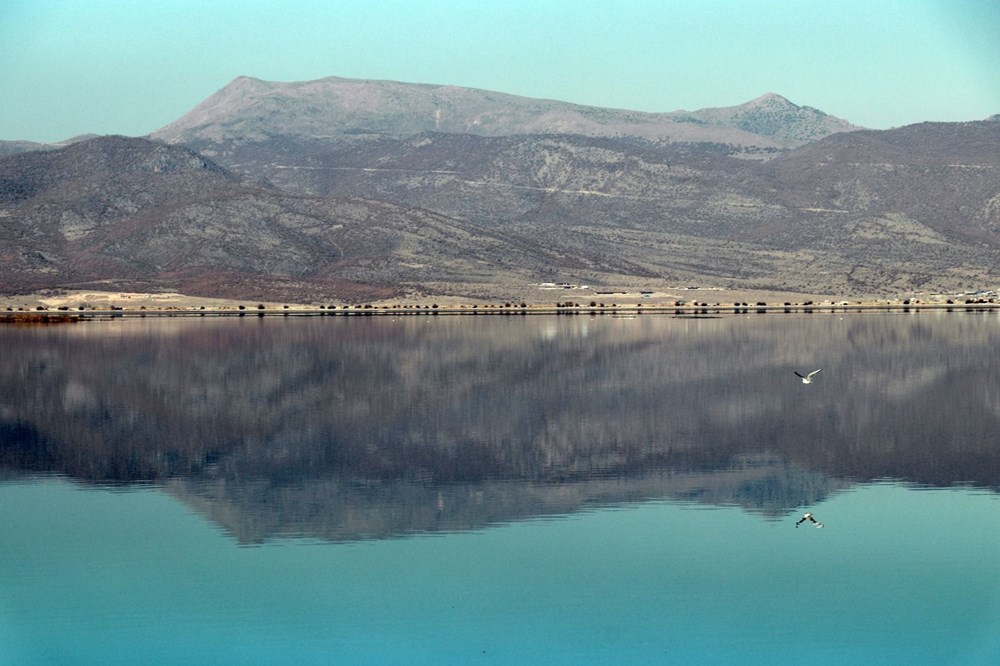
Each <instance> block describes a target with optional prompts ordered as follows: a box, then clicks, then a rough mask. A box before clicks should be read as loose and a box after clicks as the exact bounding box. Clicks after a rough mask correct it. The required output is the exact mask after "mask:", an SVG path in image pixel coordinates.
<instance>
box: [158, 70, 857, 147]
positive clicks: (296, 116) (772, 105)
mask: <svg viewBox="0 0 1000 666" xmlns="http://www.w3.org/2000/svg"><path fill="white" fill-rule="evenodd" d="M765 116H767V117H768V118H769V121H768V122H767V123H764V124H762V123H761V122H759V120H760V119H761V118H763V117H765ZM789 122H790V123H792V124H793V125H795V126H793V127H787V126H786V125H787V123H789ZM800 126H805V127H800ZM845 129H856V128H855V127H854V126H853V125H850V124H849V123H847V122H846V121H840V120H838V119H833V118H832V117H830V116H826V115H825V114H822V113H820V112H818V111H816V110H815V109H810V108H809V107H799V106H796V105H795V104H792V103H791V102H789V101H788V100H787V99H785V98H784V97H782V96H781V95H777V94H775V93H767V94H765V95H762V96H761V97H758V98H757V99H755V100H753V101H751V102H748V103H746V104H743V105H740V106H735V107H728V108H724V109H702V110H700V111H695V112H693V113H687V112H674V113H645V112H638V111H628V110H621V109H608V108H598V107H590V106H584V105H580V104H573V103H569V102H560V101H555V100H547V99H533V98H528V97H520V96H517V95H510V94H506V93H500V92H492V91H487V90H478V89H475V88H464V87H456V86H445V85H432V84H417V83H401V82H396V81H379V80H368V79H345V78H339V77H332V76H331V77H327V78H323V79H317V80H313V81H295V82H275V81H262V80H260V79H256V78H253V77H249V76H240V77H237V78H236V79H234V80H233V81H231V82H230V83H229V84H228V85H226V86H225V87H224V88H222V89H221V90H219V91H218V92H216V93H215V94H214V95H212V96H210V97H209V98H207V99H206V100H205V101H203V102H202V103H201V104H199V105H198V106H196V107H195V108H194V109H192V110H191V111H190V112H189V113H188V114H186V115H185V116H183V117H181V118H179V119H178V120H176V121H174V122H173V123H171V124H169V125H167V126H166V127H163V128H161V129H159V130H157V131H156V132H153V133H152V134H151V135H150V136H151V137H152V138H155V139H158V140H162V141H166V142H167V143H184V142H191V141H206V142H209V143H220V142H223V141H227V140H230V139H235V140H250V141H257V140H264V139H267V138H268V137H274V136H279V135H285V136H298V137H306V138H320V137H324V138H328V137H334V136H355V137H356V136H388V137H402V136H412V135H415V134H420V133H423V132H437V133H443V134H472V135H477V136H514V135H524V134H580V135H585V136H633V137H641V138H645V139H652V140H656V141H669V142H685V143H719V144H729V145H740V146H758V147H762V148H767V149H775V148H783V147H790V146H795V145H800V144H802V143H804V142H805V141H810V140H815V139H817V138H821V137H823V136H826V135H827V134H830V133H832V132H838V131H844V130H845Z"/></svg>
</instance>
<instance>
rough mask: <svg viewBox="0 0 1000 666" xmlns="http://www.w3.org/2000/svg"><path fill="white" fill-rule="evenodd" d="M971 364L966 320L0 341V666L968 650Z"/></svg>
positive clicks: (992, 450) (147, 324) (996, 486)
mask: <svg viewBox="0 0 1000 666" xmlns="http://www.w3.org/2000/svg"><path fill="white" fill-rule="evenodd" d="M998 348H1000V316H998V315H997V314H996V313H907V314H903V313H897V314H892V315H888V314H846V313H836V314H831V313H826V314H821V313H813V314H808V315H806V314H801V315H773V314H767V315H751V316H740V315H732V316H726V317H717V318H708V319H684V318H674V317H670V316H647V315H642V316H637V317H636V318H635V319H630V320H623V319H617V318H612V317H586V316H551V317H546V316H538V317H471V316H470V317H431V316H422V317H416V316H411V317H400V318H392V317H358V318H348V317H324V318H321V317H315V318H291V317H290V318H283V317H280V318H279V317H269V318H256V317H253V318H232V319H211V318H204V319H202V318H196V319H177V320H160V319H152V318H150V319H142V320H125V319H122V320H114V321H107V322H86V323H81V324H78V325H72V326H46V327H28V328H22V327H17V326H6V327H0V350H2V353H0V664H3V665H4V666H5V665H6V664H8V663H10V664H18V665H21V664H25V665H28V666H33V665H35V664H102V665H103V664H136V663H143V664H157V663H159V664H311V663H312V664H330V663H344V664H364V663H371V664H385V663H392V664H421V663H428V664H431V663H433V664H469V663H473V664H474V663H482V664H525V663H543V664H557V663H566V664H587V663H593V664H606V663H630V664H645V663H648V664H760V663H791V664H844V663H850V664H887V663H905V664H976V665H978V664H996V663H1000V638H998V637H1000V437H998V435H997V433H1000V388H998V386H1000V385H998V383H997V377H998V376H1000V356H998V355H997V353H996V350H997V349H998ZM817 367H822V368H823V371H822V372H821V373H820V374H819V375H818V376H817V378H816V381H814V383H813V384H811V385H808V386H805V385H803V384H802V383H801V382H800V381H799V380H798V378H797V377H795V375H794V374H793V373H794V371H802V372H808V371H811V370H813V369H815V368H817ZM804 511H811V512H812V513H814V514H815V515H816V517H817V518H818V519H819V520H821V521H822V522H823V523H824V524H825V527H824V528H823V529H816V528H814V527H811V526H810V525H809V524H803V525H802V526H801V527H798V528H796V527H795V523H796V521H797V520H798V519H799V518H800V517H801V516H802V514H803V512H804Z"/></svg>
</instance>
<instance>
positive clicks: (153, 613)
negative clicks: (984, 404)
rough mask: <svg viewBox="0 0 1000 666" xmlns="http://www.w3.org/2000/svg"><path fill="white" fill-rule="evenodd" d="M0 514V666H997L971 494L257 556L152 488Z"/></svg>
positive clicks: (993, 517)
mask: <svg viewBox="0 0 1000 666" xmlns="http://www.w3.org/2000/svg"><path fill="white" fill-rule="evenodd" d="M0 506H2V507H3V513H2V515H0V543H2V544H3V548H2V549H0V581H2V582H0V591H2V596H0V659H2V661H3V663H12V664H40V663H61V664H66V663H73V664H133V663H162V664H178V663H189V664H196V663H217V664H218V663H243V664H280V663H296V664H310V663H315V664H329V663H351V664H357V663H373V664H377V663H382V664H384V663H428V664H429V663H456V664H458V663H486V664H493V663H529V662H545V663H568V664H569V663H574V664H575V663H611V662H616V663H763V662H765V661H766V662H771V663H799V664H834V663H838V664H842V663H871V664H886V663H910V664H914V663H925V664H945V663H951V664H959V663H961V664H986V663H997V662H998V660H1000V562H998V558H997V555H998V554H1000V530H998V529H997V526H998V525H1000V501H998V499H997V496H995V495H992V494H988V493H984V492H980V491H975V490H969V489H945V490H926V489H914V488H910V487H906V486H903V485H900V484H892V483H884V484H873V485H866V486H863V487H860V488H857V489H855V490H852V491H849V492H841V493H837V494H835V495H833V496H832V497H830V498H829V499H828V500H827V501H825V502H823V503H822V504H821V505H819V506H816V507H813V512H814V513H815V514H816V515H817V517H819V518H820V519H821V520H823V522H824V524H825V527H824V528H823V529H815V528H806V527H805V526H803V527H801V528H798V529H796V528H794V522H795V521H794V519H792V518H789V519H786V520H777V521H767V520H762V519H761V518H759V517H755V516H752V515H750V514H748V513H746V512H744V511H742V510H740V509H738V508H719V509H705V508H698V507H694V506H692V505H689V504H679V503H671V502H662V501H651V502H642V503H634V504H628V505H625V506H620V507H612V508H603V509H601V508H598V509H594V510H588V511H582V512H580V513H576V514H573V515H569V516H555V517H549V518H547V519H538V520H529V521H524V522H519V523H515V524H507V525H499V526H495V527H492V528H488V529H483V530H480V531H475V532H460V533H446V534H438V535H434V536H413V537H407V538H396V539H387V540H379V541H374V540H370V541H362V542H354V543H349V544H329V543H322V542H317V541H316V540H307V539H280V540H276V541H274V542H270V543H268V544H267V545H264V546H259V547H245V546H240V545H239V543H237V541H236V540H234V539H233V538H232V537H231V536H228V535H227V534H225V533H224V532H223V531H222V530H220V529H219V528H217V527H215V526H213V525H212V524H210V523H209V522H208V521H206V520H205V519H203V518H201V517H200V516H198V515H197V514H195V513H193V512H192V511H191V510H189V509H188V508H186V507H185V506H184V505H183V504H181V503H180V502H178V501H176V500H175V499H173V498H171V497H170V496H169V495H167V494H166V493H164V492H162V491H160V490H157V489H142V490H132V491H127V492H122V491H120V490H108V489H80V488H79V487H78V486H76V485H75V484H73V483H71V482H69V481H67V480H63V479H41V480H32V481H27V482H18V483H8V484H5V485H0ZM796 517H797V516H796Z"/></svg>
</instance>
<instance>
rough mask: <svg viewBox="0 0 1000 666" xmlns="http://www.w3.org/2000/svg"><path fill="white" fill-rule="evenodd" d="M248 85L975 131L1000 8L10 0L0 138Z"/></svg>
mask: <svg viewBox="0 0 1000 666" xmlns="http://www.w3.org/2000/svg"><path fill="white" fill-rule="evenodd" d="M240 75H248V76H254V77H257V78H261V79H266V80H274V81H300V80H308V79H316V78H322V77H325V76H343V77H350V78H369V79H391V80H396V81H407V82H413V83H440V84H451V85H457V86H469V87H475V88H483V89H488V90H497V91H501V92H508V93H513V94H518V95H525V96H529V97H543V98H548V99H559V100H565V101H570V102H576V103H580V104H590V105H595V106H608V107H615V108H626V109H636V110H641V111H674V110H677V109H688V110H694V109H698V108H704V107H716V106H733V105H736V104H740V103H743V102H746V101H749V100H751V99H753V98H755V97H757V96H759V95H762V94H764V93H766V92H774V93H778V94H781V95H784V96H785V97H787V98H789V99H790V100H791V101H793V102H795V103H796V104H800V105H808V106H813V107H816V108H818V109H821V110H822V111H825V112H827V113H830V114H833V115H835V116H839V117H841V118H845V119H847V120H850V121H851V122H853V123H856V124H859V125H863V126H866V127H872V128H877V129H882V128H888V127H895V126H900V125H906V124H910V123H915V122H921V121H924V120H940V121H960V120H980V119H983V118H985V117H987V116H989V115H992V114H995V113H1000V0H880V1H879V2H872V1H871V0H784V1H783V2H778V1H771V0H725V1H723V0H686V1H684V2H680V1H677V2H675V1H673V0H600V1H598V0H548V1H546V0H535V1H534V2H528V1H525V0H326V1H315V2H314V1H312V0H299V1H298V2H274V1H264V0H196V1H191V0H0V139H8V140H11V139H27V140H34V141H58V140H61V139H65V138H69V137H71V136H75V135H78V134H83V133H89V132H94V133H99V134H126V135H132V136H140V135H143V134H146V133H149V132H152V131H153V130H156V129H158V128H159V127H161V126H163V125H165V124H167V123H169V122H171V121H172V120H175V119H176V118H178V117H180V116H181V115H183V114H184V113H186V112H187V111H189V110H190V109H191V108H192V107H194V106H195V105H196V104H198V103H199V102H200V101H202V100H203V99H204V98H206V97H208V96H209V95H211V94H212V93H213V92H215V91H216V90H218V89H219V88H221V87H223V86H224V85H226V84H227V83H228V82H229V81H231V80H232V79H234V78H235V77H237V76H240Z"/></svg>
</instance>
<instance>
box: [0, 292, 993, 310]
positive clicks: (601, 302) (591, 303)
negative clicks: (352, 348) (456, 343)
mask: <svg viewBox="0 0 1000 666" xmlns="http://www.w3.org/2000/svg"><path fill="white" fill-rule="evenodd" d="M530 296H531V298H524V299H514V300H494V301H489V300H486V299H470V298H462V297H458V296H412V297H409V298H403V299H392V300H386V301H379V302H372V303H364V304H348V303H324V304H319V303H273V302H259V301H249V300H248V301H237V300H232V299H218V298H205V297H201V296H189V295H184V294H179V293H139V292H102V291H65V292H58V293H53V292H47V293H35V294H22V295H16V296H0V315H2V314H10V313H17V312H22V313H23V312H36V313H46V312H52V313H64V314H65V313H77V314H80V313H84V314H85V313H88V312H121V313H138V314H160V313H167V314H170V313H173V314H179V313H213V314H227V313H231V314H244V315H245V314H251V313H252V314H306V313H316V312H324V313H329V312H332V311H337V312H357V311H362V312H365V313H368V314H373V313H375V312H380V313H381V312H394V313H400V312H412V313H415V312H423V311H428V310H430V311H437V312H440V313H445V312H457V313H462V312H469V311H475V312H510V311H511V310H518V311H530V312H567V311H588V312H589V311H595V310H600V311H604V312H614V311H636V310H639V309H644V310H646V311H655V310H666V309H669V310H675V309H677V308H681V309H682V310H693V311H701V310H703V309H705V308H708V309H711V310H714V311H719V312H721V311H728V312H732V311H743V310H763V311H784V310H786V309H788V308H795V309H801V308H812V309H843V308H852V309H878V308H888V309H896V308H904V307H909V308H914V307H921V308H947V307H948V306H965V305H968V304H975V305H978V306H980V307H988V308H994V307H998V306H997V304H996V303H991V302H990V300H991V299H986V298H973V297H971V296H965V295H952V296H945V295H935V296H928V297H926V298H905V297H887V298H871V297H869V298H864V299H858V298H838V297H835V296H830V295H810V294H797V293H785V292H782V293H777V292H750V291H737V290H728V289H711V288H708V289H704V288H702V289H671V290H663V291H641V292H640V291H615V292H598V291H595V290H589V289H580V288H542V289H537V290H534V291H533V292H532V293H531V294H530ZM992 300H995V299H992ZM969 301H971V303H970V302H969Z"/></svg>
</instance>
